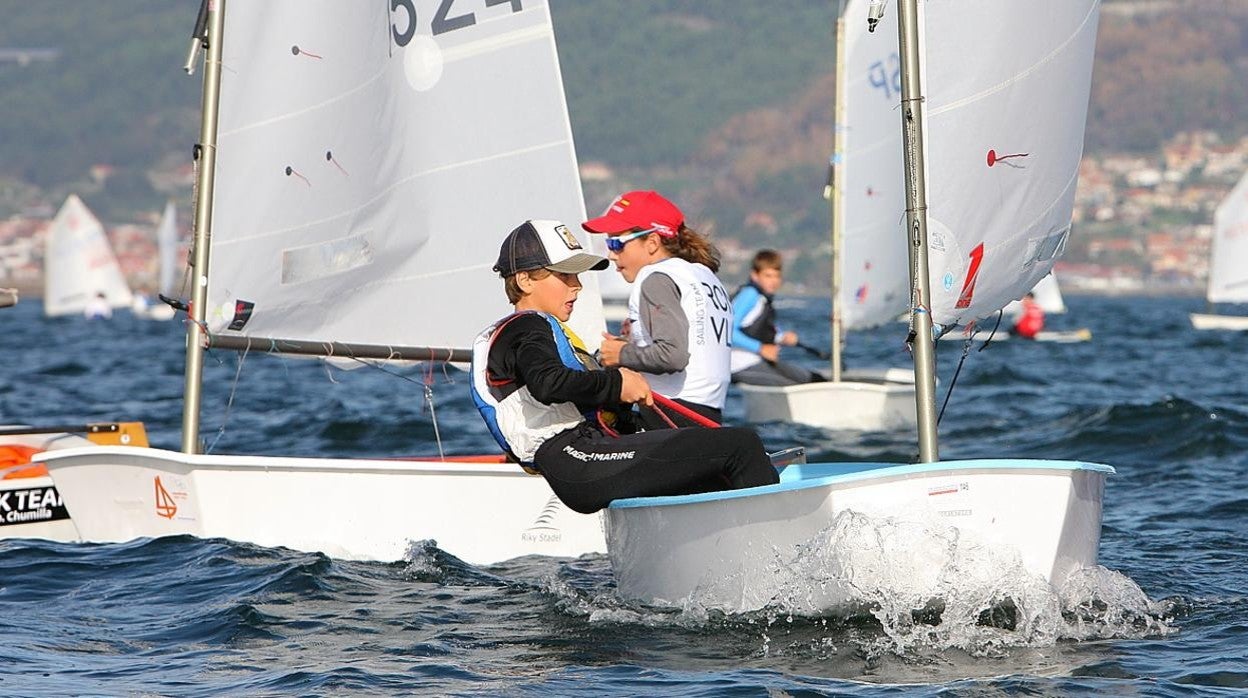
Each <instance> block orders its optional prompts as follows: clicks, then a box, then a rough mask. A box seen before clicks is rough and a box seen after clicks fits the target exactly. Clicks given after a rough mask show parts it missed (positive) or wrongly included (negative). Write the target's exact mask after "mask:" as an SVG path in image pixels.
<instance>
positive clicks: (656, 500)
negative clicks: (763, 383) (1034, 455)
mask: <svg viewBox="0 0 1248 698" xmlns="http://www.w3.org/2000/svg"><path fill="white" fill-rule="evenodd" d="M819 465H830V466H838V467H848V466H854V465H868V466H870V465H877V466H878V467H869V468H865V469H863V470H856V471H854V472H849V473H839V474H836V475H823V476H814V477H809V478H802V477H800V475H799V479H796V480H791V481H789V482H785V481H784V480H781V481H780V482H779V483H777V484H774V485H763V486H761V487H747V488H744V489H737V490H722V491H719V492H702V493H699V494H685V495H669V496H661V497H628V498H625V499H617V500H615V501H613V502H611V504H610V505H608V509H609V510H610V509H616V510H619V509H638V508H643V507H663V506H679V505H683V504H701V503H704V502H715V501H724V500H729V499H741V498H745V497H756V496H765V495H771V494H779V493H782V492H791V491H796V490H807V489H813V488H816V487H828V486H835V485H847V484H854V483H858V482H862V481H864V480H880V481H891V480H905V479H911V478H914V477H916V476H918V477H928V476H933V475H941V474H949V475H957V474H971V473H978V474H982V473H988V472H992V471H1000V470H1005V471H1010V472H1020V471H1029V470H1030V471H1038V472H1044V471H1050V472H1052V471H1058V472H1075V471H1080V470H1083V471H1088V472H1094V473H1101V474H1103V475H1113V474H1115V473H1116V472H1117V471H1116V470H1114V468H1113V466H1109V465H1104V464H1101V463H1087V462H1084V461H1059V460H1038V459H1022V458H1018V459H1010V458H1001V459H977V460H965V461H938V462H936V463H914V464H902V463H897V464H888V463H881V464H872V463H866V462H849V463H809V464H805V465H800V464H795V465H790V466H787V467H788V468H797V469H799V470H800V469H801V468H803V467H806V468H809V467H811V466H819ZM782 477H783V476H782Z"/></svg>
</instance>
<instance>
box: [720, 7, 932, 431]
mask: <svg viewBox="0 0 1248 698" xmlns="http://www.w3.org/2000/svg"><path fill="white" fill-rule="evenodd" d="M868 7H869V5H868V4H867V3H866V2H850V3H848V4H846V5H845V7H844V11H843V12H842V13H841V15H840V16H839V17H838V19H837V37H838V38H837V45H836V55H837V62H836V63H837V65H836V119H835V124H836V125H835V136H834V139H835V145H834V154H833V156H832V176H831V182H830V187H829V189H830V191H828V195H829V196H828V199H829V204H830V209H829V212H830V214H831V223H832V225H831V229H832V351H831V356H830V357H829V358H830V361H831V364H830V369H831V370H830V373H829V376H828V380H827V381H821V382H814V383H800V384H797V385H786V386H766V385H749V384H744V383H742V384H738V386H737V387H738V388H739V389H740V391H741V395H742V397H743V398H744V402H745V415H746V419H748V420H749V421H751V422H797V423H800V424H809V425H811V426H816V427H821V428H824V429H834V430H847V431H884V430H898V431H903V430H910V431H913V430H914V428H915V413H914V372H913V371H912V370H910V369H909V368H904V369H903V368H850V369H849V370H844V371H843V370H842V368H841V363H842V360H841V355H842V350H843V348H844V344H845V339H846V334H847V332H848V331H849V330H855V329H857V330H862V329H867V328H870V327H874V326H877V325H882V324H884V323H887V322H891V321H892V320H893V319H894V318H896V317H897V316H898V315H899V314H901V313H902V312H903V311H904V310H905V308H906V298H907V276H906V231H905V225H904V224H905V220H904V214H905V209H906V201H905V177H904V175H903V173H902V169H901V158H900V157H897V153H898V152H899V151H900V148H901V133H900V131H899V130H898V129H897V124H896V118H895V117H896V107H897V105H896V98H897V95H898V94H899V93H900V90H901V85H900V82H899V77H900V75H899V73H898V70H899V68H898V62H897V43H896V41H893V40H891V37H890V34H895V33H896V29H895V24H894V22H895V20H894V19H892V18H891V17H885V18H883V19H882V20H881V26H882V27H883V28H882V29H880V30H879V31H876V32H874V33H870V34H868V33H866V32H855V31H849V32H846V31H845V30H844V27H846V26H854V27H857V26H865V22H866V18H867V14H868Z"/></svg>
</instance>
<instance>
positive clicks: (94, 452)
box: [32, 446, 537, 480]
mask: <svg viewBox="0 0 1248 698" xmlns="http://www.w3.org/2000/svg"><path fill="white" fill-rule="evenodd" d="M101 454H106V455H107V456H108V458H107V463H100V465H127V466H129V465H134V463H132V462H131V461H132V460H134V459H138V460H145V461H153V462H152V463H151V464H150V465H149V466H148V467H153V466H155V467H158V464H157V462H159V463H167V464H178V465H182V466H186V467H190V468H199V469H205V470H217V471H230V470H248V471H258V472H266V471H279V472H280V471H300V470H306V471H317V472H337V473H360V474H365V473H396V472H398V473H403V472H408V473H412V474H420V475H456V476H470V475H495V476H503V477H521V478H531V477H537V476H534V475H531V474H529V473H526V472H525V471H524V470H523V469H522V468H521V467H520V466H519V465H517V464H515V463H497V462H494V463H481V462H465V461H463V460H457V459H459V458H463V456H457V455H451V456H447V460H441V459H439V458H438V457H437V456H430V457H428V458H427V459H420V460H415V459H413V458H410V457H404V458H319V457H316V456H262V455H248V454H242V455H234V454H201V453H196V454H187V453H182V452H181V451H168V450H164V449H157V448H141V447H135V446H105V447H98V446H95V447H92V446H84V447H80V448H66V449H57V450H55V451H44V452H42V453H39V454H37V455H36V456H35V457H34V458H33V459H32V462H39V463H44V464H46V465H48V466H49V471H50V474H51V475H52V478H53V480H55V479H56V469H57V466H59V465H74V464H72V463H71V464H66V463H63V461H68V460H71V459H77V458H81V457H84V456H100V455H101Z"/></svg>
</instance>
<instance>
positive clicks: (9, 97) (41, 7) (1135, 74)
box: [0, 0, 1248, 246]
mask: <svg viewBox="0 0 1248 698" xmlns="http://www.w3.org/2000/svg"><path fill="white" fill-rule="evenodd" d="M460 1H461V2H467V1H468V0H460ZM836 4H837V3H836V2H834V1H833V0H827V1H821V2H811V1H810V0H768V2H757V1H755V0H737V1H736V2H726V1H723V0H717V1H716V2H706V1H705V0H551V5H552V12H553V17H554V21H555V31H556V35H557V38H558V42H559V52H560V58H561V62H562V66H563V71H564V80H565V85H566V90H567V94H568V104H569V110H570V112H571V118H572V124H573V131H574V133H575V136H576V140H577V149H578V152H579V155H580V157H581V160H582V162H588V161H600V162H602V163H604V164H606V165H607V166H608V167H609V168H611V169H613V170H614V171H615V173H616V178H615V179H613V180H609V181H607V182H603V183H598V184H595V183H593V182H590V183H588V184H587V192H586V198H587V203H588V205H589V208H590V209H591V210H596V209H598V208H600V207H601V206H602V205H603V204H604V203H605V202H606V200H607V198H608V197H609V196H610V195H611V194H612V193H613V192H614V190H615V189H618V188H620V187H624V186H638V187H641V186H645V187H652V186H653V187H659V188H662V189H664V190H666V191H670V192H672V193H673V194H674V195H676V196H677V197H678V198H679V199H680V200H681V202H682V204H684V205H685V206H686V208H688V209H689V210H690V213H691V214H692V216H691V217H693V218H694V219H695V220H698V221H705V222H707V223H713V224H714V227H715V229H716V234H717V235H721V236H723V237H724V238H742V239H743V241H744V244H746V245H747V246H751V245H756V244H763V243H764V242H765V243H766V244H775V245H778V246H793V245H796V244H802V245H807V246H809V245H810V244H811V243H814V242H817V241H820V240H822V239H824V236H825V232H824V228H825V227H826V222H825V221H826V218H827V214H826V209H825V208H824V206H825V204H824V202H823V201H822V199H820V198H819V196H818V195H819V192H820V191H821V189H822V186H823V180H824V176H825V168H826V162H827V158H828V154H829V151H830V149H831V110H832V103H831V102H832V94H833V88H834V82H833V77H832V75H833V59H834V46H833V40H832V37H833V22H834V13H835V7H836ZM198 5H199V3H198V0H110V2H106V3H96V2H71V3H54V2H50V1H44V2H32V1H31V0H0V17H3V18H4V21H3V22H2V23H0V49H5V48H46V49H52V50H53V52H54V53H55V54H56V58H55V59H54V60H51V61H46V60H33V61H31V62H29V63H28V64H25V65H22V64H20V63H18V62H15V61H4V62H0V94H3V95H4V115H3V118H0V215H8V214H10V213H12V212H13V211H14V210H16V208H18V207H20V206H21V205H23V204H28V203H30V201H31V200H37V199H40V198H42V199H45V200H51V201H56V200H59V198H60V196H62V195H63V194H64V193H65V192H67V191H68V190H70V189H71V188H72V189H81V188H82V187H83V186H88V185H89V181H88V171H89V169H90V168H91V166H92V165H95V164H99V163H102V164H108V165H112V166H113V167H115V168H116V169H115V174H114V175H113V176H112V177H111V178H110V179H108V181H107V184H106V189H105V190H104V191H103V192H98V194H97V196H96V197H94V200H93V205H96V204H95V202H96V201H98V202H100V204H101V205H102V210H101V211H100V213H101V214H102V215H104V216H105V217H106V218H112V219H118V218H120V217H124V216H126V215H127V211H128V210H130V209H135V208H152V209H154V208H156V207H157V206H158V205H160V202H161V201H162V197H161V196H160V195H159V194H157V193H156V192H153V191H151V187H150V185H149V184H148V181H147V179H146V176H145V175H146V172H147V170H149V169H150V168H152V167H153V166H155V165H157V164H159V163H164V164H165V165H166V166H167V165H168V163H170V162H173V163H179V162H181V163H185V162H187V161H188V160H189V155H190V147H191V144H192V143H193V142H194V140H195V138H196V135H197V130H198V122H199V117H198V104H199V91H200V80H199V77H198V76H196V77H194V78H188V77H187V76H185V75H184V74H183V73H182V72H181V70H180V68H181V66H182V63H183V60H184V56H185V51H186V46H187V41H188V36H189V33H190V30H191V25H192V23H193V21H194V17H195V13H196V10H197V9H198ZM892 10H895V4H890V11H892ZM1102 15H1103V16H1102V19H1101V32H1100V37H1099V40H1098V55H1097V65H1096V69H1095V74H1094V81H1093V98H1092V105H1091V110H1090V117H1089V123H1088V134H1087V148H1088V150H1089V151H1093V152H1095V151H1100V150H1104V149H1114V150H1120V149H1127V150H1136V151H1140V152H1155V150H1156V148H1157V146H1158V144H1159V143H1160V142H1161V141H1163V140H1164V139H1166V138H1168V137H1169V136H1171V135H1172V134H1173V133H1175V132H1177V131H1181V130H1190V129H1213V130H1216V131H1219V132H1220V133H1222V134H1223V135H1224V136H1226V137H1238V136H1241V135H1243V134H1244V133H1245V132H1248V2H1246V1H1245V0H1186V1H1174V2H1169V1H1166V0H1119V1H1117V2H1107V3H1106V4H1105V6H1104V11H1103V13H1102ZM19 183H21V184H19ZM28 185H34V187H35V188H31V187H30V186H28ZM747 216H751V217H752V218H751V226H752V227H747V225H746V218H747ZM768 231H772V232H770V233H769V232H768Z"/></svg>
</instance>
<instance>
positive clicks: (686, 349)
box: [581, 191, 732, 429]
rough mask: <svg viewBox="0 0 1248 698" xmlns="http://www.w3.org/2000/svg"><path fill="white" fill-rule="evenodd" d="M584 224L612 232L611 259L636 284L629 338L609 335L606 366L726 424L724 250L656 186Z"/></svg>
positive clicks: (649, 419)
mask: <svg viewBox="0 0 1248 698" xmlns="http://www.w3.org/2000/svg"><path fill="white" fill-rule="evenodd" d="M581 227H583V228H584V229H585V230H588V231H589V232H591V233H601V234H605V235H606V236H607V250H608V255H607V256H608V258H609V259H610V260H612V261H614V262H615V266H616V269H617V270H618V271H619V272H620V274H621V275H622V276H623V277H624V280H625V281H627V282H629V283H631V284H632V290H631V291H630V293H629V298H628V320H627V324H626V327H627V332H626V334H627V336H626V337H616V336H614V335H610V334H606V335H604V339H603V342H602V348H601V358H602V363H603V365H605V366H623V367H626V368H631V369H634V370H636V371H639V372H641V374H642V375H643V376H645V377H646V381H647V382H649V384H650V385H652V386H654V388H655V389H656V390H658V391H659V393H661V394H663V395H667V396H668V397H671V398H673V399H675V400H676V401H677V402H679V403H681V404H682V405H684V406H685V407H687V408H689V409H691V410H693V411H694V412H696V413H698V414H700V415H702V416H703V417H706V418H708V419H710V420H713V421H715V422H717V423H718V422H722V421H723V409H724V401H725V400H726V399H727V395H728V384H729V382H730V380H731V374H732V372H731V370H730V359H729V351H730V349H731V339H730V334H731V332H732V303H731V301H730V300H729V298H728V292H727V291H726V290H725V289H724V285H723V284H722V283H720V281H719V278H718V277H716V276H715V272H716V271H718V270H719V252H718V251H717V250H716V249H715V248H714V247H713V246H712V245H711V244H710V241H708V240H707V239H706V238H705V237H703V236H702V235H700V234H699V233H697V232H696V231H694V230H693V229H692V228H690V227H688V226H686V225H685V215H684V213H682V212H681V210H680V209H679V208H677V207H676V205H675V204H673V203H672V202H671V201H669V200H668V199H666V198H664V197H663V196H662V195H661V194H659V193H658V192H655V191H631V192H627V193H625V194H621V195H620V196H618V197H616V198H615V201H612V202H611V205H610V206H608V207H607V210H606V212H605V213H603V215H601V216H599V217H597V218H594V219H591V220H588V221H585V222H584V223H582V224H581ZM640 418H641V420H642V423H643V424H644V425H645V426H646V428H647V429H660V428H663V427H664V426H665V424H664V422H663V421H662V420H661V418H660V417H659V416H658V415H656V414H654V413H653V411H651V410H642V411H641V414H640ZM676 419H677V424H678V425H680V426H692V425H693V424H694V422H693V421H691V420H689V419H687V418H684V417H683V416H677V417H676Z"/></svg>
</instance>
